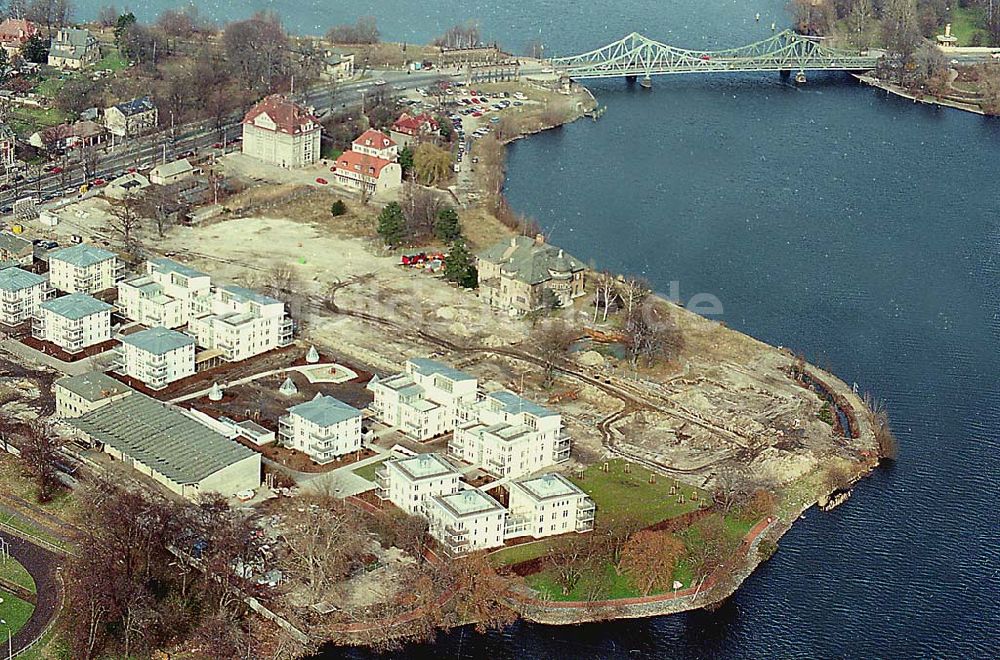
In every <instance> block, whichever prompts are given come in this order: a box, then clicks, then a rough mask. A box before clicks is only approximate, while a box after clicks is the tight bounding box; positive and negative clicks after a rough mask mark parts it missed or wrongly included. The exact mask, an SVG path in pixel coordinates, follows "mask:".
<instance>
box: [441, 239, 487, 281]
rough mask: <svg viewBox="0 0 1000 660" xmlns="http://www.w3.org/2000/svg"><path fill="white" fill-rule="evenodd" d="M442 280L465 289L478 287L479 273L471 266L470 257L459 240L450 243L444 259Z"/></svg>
mask: <svg viewBox="0 0 1000 660" xmlns="http://www.w3.org/2000/svg"><path fill="white" fill-rule="evenodd" d="M444 279H446V280H448V281H449V282H455V283H456V284H458V285H459V286H461V287H464V288H466V289H475V288H476V287H478V286H479V272H478V271H477V270H476V267H475V266H474V265H472V255H471V254H469V250H468V248H467V247H465V241H463V240H461V239H459V240H457V241H455V242H454V243H452V246H451V250H450V251H449V252H448V256H446V257H445V258H444Z"/></svg>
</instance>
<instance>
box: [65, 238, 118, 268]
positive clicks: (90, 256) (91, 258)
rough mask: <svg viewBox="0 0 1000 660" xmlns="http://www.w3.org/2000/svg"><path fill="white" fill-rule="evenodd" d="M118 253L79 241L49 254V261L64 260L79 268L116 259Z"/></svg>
mask: <svg viewBox="0 0 1000 660" xmlns="http://www.w3.org/2000/svg"><path fill="white" fill-rule="evenodd" d="M116 256H117V255H115V253H114V252H108V251H107V250H102V249H101V248H99V247H94V246H93V245H87V244H86V243H77V244H76V245H71V246H69V247H67V248H62V249H61V250H56V251H55V252H52V253H50V254H49V263H52V262H53V261H62V262H65V263H68V264H70V265H73V266H76V267H77V268H87V267H88V266H93V265H94V264H99V263H101V262H102V261H107V260H108V259H114V258H115V257H116Z"/></svg>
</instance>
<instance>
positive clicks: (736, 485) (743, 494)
mask: <svg viewBox="0 0 1000 660" xmlns="http://www.w3.org/2000/svg"><path fill="white" fill-rule="evenodd" d="M754 490H755V484H753V482H752V479H751V476H750V472H749V470H747V469H746V468H745V467H743V466H742V465H738V464H730V465H724V466H723V467H721V468H719V471H718V473H717V474H716V475H715V492H714V495H713V497H714V499H715V503H716V504H717V505H718V506H719V508H721V509H722V510H723V511H725V512H726V513H729V512H730V511H732V510H733V509H737V508H740V507H742V506H744V505H745V504H746V503H747V502H748V501H749V500H750V496H751V494H752V493H753V492H754Z"/></svg>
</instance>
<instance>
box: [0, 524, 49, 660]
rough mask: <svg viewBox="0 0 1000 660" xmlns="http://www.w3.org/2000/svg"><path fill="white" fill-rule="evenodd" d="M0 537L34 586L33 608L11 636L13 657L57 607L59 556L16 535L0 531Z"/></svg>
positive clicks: (47, 621) (43, 628) (32, 638)
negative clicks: (25, 620) (28, 575)
mask: <svg viewBox="0 0 1000 660" xmlns="http://www.w3.org/2000/svg"><path fill="white" fill-rule="evenodd" d="M0 538H2V539H3V540H4V541H6V542H7V543H8V544H10V545H9V547H10V555H11V557H13V558H14V559H16V560H17V561H19V562H20V563H21V564H22V565H23V566H24V568H25V569H27V571H28V572H29V573H30V574H31V577H32V578H34V580H35V589H36V590H37V595H36V598H37V602H36V604H35V611H34V612H32V614H31V618H30V619H28V622H27V623H25V624H24V627H23V628H21V629H20V630H19V631H17V634H16V635H14V638H13V651H14V656H15V657H16V656H17V654H18V653H20V652H21V650H23V649H24V648H26V647H27V646H29V645H30V644H31V643H32V642H34V641H35V640H36V639H38V638H39V637H40V636H41V635H42V633H43V632H45V628H46V627H47V626H48V625H49V622H50V621H52V619H53V618H54V617H55V616H56V613H57V612H58V611H59V603H60V601H61V589H62V587H61V585H60V583H59V579H58V578H57V577H56V569H57V567H58V566H59V556H58V555H56V554H54V553H52V552H49V551H48V550H44V549H42V548H40V547H38V546H37V545H34V544H32V543H29V542H28V541H25V540H24V539H22V538H21V537H20V536H14V535H13V534H7V533H6V532H0ZM5 646H6V645H5ZM4 650H5V651H6V649H4Z"/></svg>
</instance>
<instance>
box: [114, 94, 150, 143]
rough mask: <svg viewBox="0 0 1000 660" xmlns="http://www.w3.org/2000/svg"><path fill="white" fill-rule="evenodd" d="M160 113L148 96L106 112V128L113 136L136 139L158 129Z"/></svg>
mask: <svg viewBox="0 0 1000 660" xmlns="http://www.w3.org/2000/svg"><path fill="white" fill-rule="evenodd" d="M159 116H160V115H159V112H158V111H157V109H156V105H154V104H153V101H152V99H150V98H149V97H148V96H143V97H142V98H138V99H132V100H131V101H126V102H124V103H119V104H118V105H113V106H111V107H110V108H105V110H104V128H106V129H108V132H109V133H111V134H112V135H117V136H119V137H134V136H136V135H142V134H143V133H145V132H147V131H150V130H152V129H154V128H156V125H157V123H158V121H159Z"/></svg>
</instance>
